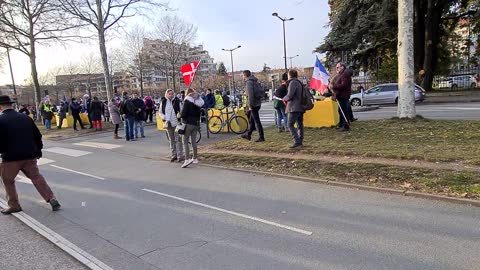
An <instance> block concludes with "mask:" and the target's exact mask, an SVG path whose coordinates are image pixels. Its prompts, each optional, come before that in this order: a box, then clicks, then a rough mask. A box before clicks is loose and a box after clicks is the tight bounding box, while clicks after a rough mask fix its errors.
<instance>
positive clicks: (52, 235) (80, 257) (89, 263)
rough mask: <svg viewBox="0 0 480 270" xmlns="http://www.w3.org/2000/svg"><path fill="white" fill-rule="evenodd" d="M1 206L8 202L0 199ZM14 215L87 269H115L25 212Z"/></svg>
mask: <svg viewBox="0 0 480 270" xmlns="http://www.w3.org/2000/svg"><path fill="white" fill-rule="evenodd" d="M0 206H1V207H3V208H4V207H6V202H5V201H4V200H2V199H0ZM12 215H13V216H14V217H16V218H17V219H18V220H20V221H21V222H23V223H24V224H25V225H26V226H28V227H29V228H31V229H32V230H34V231H35V232H37V233H38V234H40V235H42V236H43V237H45V238H46V239H47V240H48V241H50V242H52V243H53V244H54V245H56V246H57V247H58V248H60V249H61V250H63V251H64V252H65V253H67V254H69V255H70V256H72V257H73V258H75V259H76V260H77V261H79V262H80V263H81V264H83V265H84V266H85V267H87V268H89V269H91V270H113V268H111V267H109V266H108V265H106V264H104V263H103V262H101V261H100V260H98V259H97V258H95V257H93V256H92V255H90V254H89V253H87V252H85V251H84V250H82V249H81V248H79V247H77V246H76V245H74V244H73V243H72V242H70V241H68V240H67V239H65V238H63V237H62V236H61V235H59V234H58V233H56V232H54V231H52V230H51V229H49V228H48V227H46V226H45V225H43V224H41V223H40V222H38V221H37V220H35V219H34V218H32V217H31V216H29V215H27V214H26V213H25V212H19V213H13V214H12Z"/></svg>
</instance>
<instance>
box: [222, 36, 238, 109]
mask: <svg viewBox="0 0 480 270" xmlns="http://www.w3.org/2000/svg"><path fill="white" fill-rule="evenodd" d="M240 47H242V46H241V45H238V46H237V47H235V48H233V49H222V51H226V52H230V61H231V64H232V81H233V97H234V98H235V100H236V99H237V91H236V89H235V73H233V51H235V50H236V49H239V48H240Z"/></svg>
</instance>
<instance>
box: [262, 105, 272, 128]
mask: <svg viewBox="0 0 480 270" xmlns="http://www.w3.org/2000/svg"><path fill="white" fill-rule="evenodd" d="M260 121H261V122H262V125H263V126H264V127H270V126H273V125H275V109H274V108H273V105H272V104H271V103H264V104H262V108H261V109H260Z"/></svg>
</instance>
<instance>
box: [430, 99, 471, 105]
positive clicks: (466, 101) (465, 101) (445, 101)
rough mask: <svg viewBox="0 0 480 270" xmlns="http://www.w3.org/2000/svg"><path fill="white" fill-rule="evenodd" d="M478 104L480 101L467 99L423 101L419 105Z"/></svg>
mask: <svg viewBox="0 0 480 270" xmlns="http://www.w3.org/2000/svg"><path fill="white" fill-rule="evenodd" d="M476 102H480V99H469V100H436V101H429V100H428V99H425V100H424V101H423V102H422V103H421V104H442V103H476Z"/></svg>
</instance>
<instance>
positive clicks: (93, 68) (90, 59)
mask: <svg viewBox="0 0 480 270" xmlns="http://www.w3.org/2000/svg"><path fill="white" fill-rule="evenodd" d="M80 69H81V72H82V73H84V75H85V76H84V78H86V80H87V85H86V87H87V91H88V95H89V96H90V97H91V96H92V90H91V84H90V80H91V79H92V77H94V76H95V75H96V73H99V72H100V71H101V70H102V66H101V60H100V58H98V57H97V56H96V55H95V54H94V53H90V54H88V55H87V56H85V57H83V59H82V64H81V66H80ZM98 94H100V86H99V85H97V95H98Z"/></svg>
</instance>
